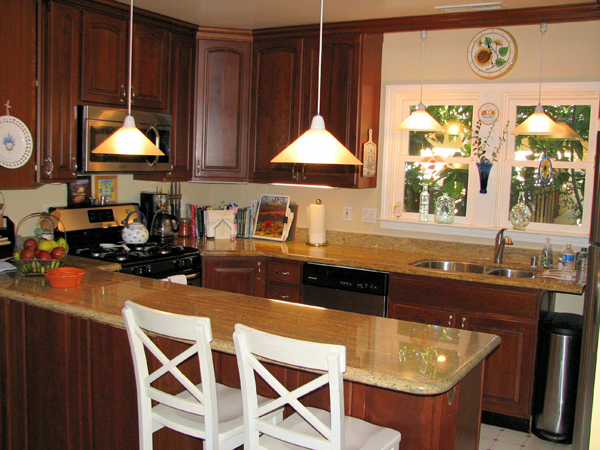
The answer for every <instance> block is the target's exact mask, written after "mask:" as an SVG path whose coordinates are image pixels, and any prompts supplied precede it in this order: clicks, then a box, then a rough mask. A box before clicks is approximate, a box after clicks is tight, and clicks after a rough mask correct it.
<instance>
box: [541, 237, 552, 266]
mask: <svg viewBox="0 0 600 450" xmlns="http://www.w3.org/2000/svg"><path fill="white" fill-rule="evenodd" d="M552 267H554V254H553V252H552V245H551V244H550V238H546V245H545V246H544V249H543V250H542V268H543V269H552Z"/></svg>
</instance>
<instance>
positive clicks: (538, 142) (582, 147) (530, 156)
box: [515, 105, 591, 161]
mask: <svg viewBox="0 0 600 450" xmlns="http://www.w3.org/2000/svg"><path fill="white" fill-rule="evenodd" d="M534 110H535V106H518V107H517V124H520V123H521V122H523V121H524V120H525V119H527V117H529V116H530V115H531V114H533V112H534ZM544 110H545V111H546V114H548V116H549V117H551V118H552V119H554V120H555V121H556V122H557V123H558V124H559V125H560V124H566V125H568V126H569V127H570V128H568V129H567V130H568V136H569V137H568V138H567V139H565V138H557V137H556V136H555V137H553V136H517V137H516V149H515V159H516V160H517V161H540V160H541V159H542V158H543V157H544V156H547V157H548V158H550V159H552V160H554V161H587V149H588V140H589V130H590V113H591V106H590V105H555V106H552V105H550V106H544ZM562 126H564V125H562Z"/></svg>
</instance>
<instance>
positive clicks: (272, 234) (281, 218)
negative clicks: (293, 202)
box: [252, 195, 290, 241]
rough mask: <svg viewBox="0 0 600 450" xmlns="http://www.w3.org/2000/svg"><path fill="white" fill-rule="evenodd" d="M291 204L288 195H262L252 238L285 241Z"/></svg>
mask: <svg viewBox="0 0 600 450" xmlns="http://www.w3.org/2000/svg"><path fill="white" fill-rule="evenodd" d="M289 204H290V197H289V196H287V195H261V196H260V202H259V204H258V213H257V214H256V225H255V226H254V233H253V235H252V237H253V238H260V239H271V240H275V241H283V240H284V239H285V236H284V228H285V226H286V223H287V216H288V213H289V209H288V206H289Z"/></svg>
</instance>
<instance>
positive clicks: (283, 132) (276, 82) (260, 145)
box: [250, 38, 304, 182]
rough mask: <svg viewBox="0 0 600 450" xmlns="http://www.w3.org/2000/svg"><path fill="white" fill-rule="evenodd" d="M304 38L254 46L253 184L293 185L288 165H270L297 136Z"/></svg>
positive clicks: (258, 43) (266, 41)
mask: <svg viewBox="0 0 600 450" xmlns="http://www.w3.org/2000/svg"><path fill="white" fill-rule="evenodd" d="M303 43H304V40H303V39H294V38H290V39H273V40H265V41H257V42H255V43H254V56H253V66H252V68H253V81H252V109H251V120H252V125H251V129H252V136H251V144H250V145H251V149H252V153H253V162H252V175H251V176H252V178H253V179H254V181H256V182H269V181H283V180H286V181H288V182H292V181H293V180H292V178H291V176H292V173H291V170H292V167H291V165H290V164H273V163H271V159H273V158H274V157H275V156H276V155H278V154H279V153H280V152H281V151H282V150H283V149H284V148H286V147H287V146H288V145H290V144H291V143H292V142H293V141H294V140H295V139H296V138H297V137H298V136H299V135H300V94H301V89H302V86H301V85H300V84H301V76H302V75H301V64H302V54H303Z"/></svg>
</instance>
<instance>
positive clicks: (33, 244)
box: [23, 238, 38, 250]
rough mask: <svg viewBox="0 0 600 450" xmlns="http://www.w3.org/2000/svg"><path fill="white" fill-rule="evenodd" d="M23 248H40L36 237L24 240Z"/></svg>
mask: <svg viewBox="0 0 600 450" xmlns="http://www.w3.org/2000/svg"><path fill="white" fill-rule="evenodd" d="M23 248H31V249H32V250H35V249H36V248H38V243H37V241H36V240H35V239H34V238H29V239H25V242H23Z"/></svg>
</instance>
